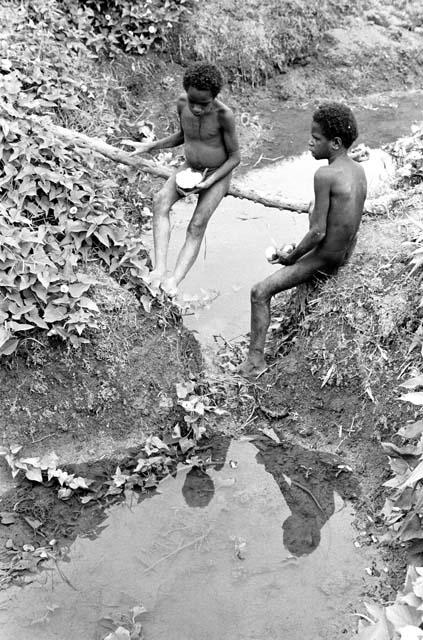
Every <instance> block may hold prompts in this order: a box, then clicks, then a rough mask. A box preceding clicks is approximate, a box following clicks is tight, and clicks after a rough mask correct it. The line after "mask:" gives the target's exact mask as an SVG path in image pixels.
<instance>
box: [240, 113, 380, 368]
mask: <svg viewBox="0 0 423 640" xmlns="http://www.w3.org/2000/svg"><path fill="white" fill-rule="evenodd" d="M357 135H358V132H357V123H356V120H355V118H354V116H353V114H352V112H351V110H350V109H349V108H348V107H346V106H344V105H341V104H337V103H328V104H324V105H322V106H320V107H319V108H318V109H317V111H316V112H315V113H314V115H313V122H312V127H311V138H310V142H309V148H310V151H311V153H312V155H313V157H314V158H316V160H328V161H329V165H328V166H324V167H320V168H319V169H318V170H317V171H316V173H315V176H314V193H315V203H314V207H313V210H312V211H311V213H310V223H309V231H308V232H307V233H306V235H305V236H304V238H303V239H302V240H301V242H300V243H299V244H298V245H297V246H296V247H294V248H293V249H292V250H291V251H290V252H286V251H282V250H280V251H279V252H278V255H277V257H276V258H275V260H274V261H273V264H281V265H283V267H284V268H283V269H279V270H278V271H276V273H274V274H273V275H271V276H269V277H268V278H266V279H265V280H263V281H262V282H259V283H258V284H256V285H254V287H253V288H252V290H251V334H250V346H249V352H248V358H247V360H246V361H245V362H244V363H243V364H242V365H241V367H240V369H239V373H240V374H241V375H245V376H253V377H254V376H257V375H259V374H260V373H261V372H262V371H264V370H265V368H266V361H265V358H264V345H265V340H266V333H267V329H268V327H269V323H270V301H271V298H272V297H273V296H274V295H275V294H276V293H279V292H281V291H285V290H286V289H291V288H292V287H296V286H298V285H299V284H302V283H304V282H307V281H308V280H310V279H312V278H313V276H316V275H318V274H323V275H330V274H333V273H334V272H335V271H336V270H337V268H338V267H340V266H341V265H343V264H344V263H345V262H346V260H347V259H348V257H349V256H350V254H351V252H352V250H353V248H354V244H355V240H356V234H357V231H358V228H359V225H360V221H361V216H362V213H363V206H364V201H365V199H366V189H367V186H366V177H365V174H364V171H363V169H362V167H361V166H360V165H359V164H357V163H356V162H355V161H354V160H352V159H351V158H350V157H348V154H347V152H348V149H349V147H350V146H351V145H352V143H353V142H354V140H355V139H356V138H357Z"/></svg>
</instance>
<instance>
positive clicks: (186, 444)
mask: <svg viewBox="0 0 423 640" xmlns="http://www.w3.org/2000/svg"><path fill="white" fill-rule="evenodd" d="M178 444H179V446H180V447H181V451H182V453H186V452H187V451H189V450H190V449H192V448H193V447H195V442H194V440H192V439H191V438H187V437H185V438H181V439H180V440H179V442H178Z"/></svg>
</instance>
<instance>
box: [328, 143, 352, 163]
mask: <svg viewBox="0 0 423 640" xmlns="http://www.w3.org/2000/svg"><path fill="white" fill-rule="evenodd" d="M347 156H348V149H346V148H345V147H341V148H340V149H333V150H332V151H331V153H330V155H329V157H328V162H329V164H332V162H335V160H338V159H339V158H346V157H347Z"/></svg>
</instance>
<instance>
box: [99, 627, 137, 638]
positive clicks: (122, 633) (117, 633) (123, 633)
mask: <svg viewBox="0 0 423 640" xmlns="http://www.w3.org/2000/svg"><path fill="white" fill-rule="evenodd" d="M104 640H131V634H130V633H129V631H128V629H125V627H118V628H117V629H115V630H114V631H112V633H109V634H108V635H107V636H106V637H105V638H104Z"/></svg>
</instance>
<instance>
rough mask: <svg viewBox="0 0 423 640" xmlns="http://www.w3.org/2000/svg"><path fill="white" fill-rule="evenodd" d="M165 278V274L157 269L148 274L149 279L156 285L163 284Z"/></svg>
mask: <svg viewBox="0 0 423 640" xmlns="http://www.w3.org/2000/svg"><path fill="white" fill-rule="evenodd" d="M163 278H164V274H163V273H162V272H161V271H157V270H156V269H153V271H150V273H149V274H148V281H149V283H150V284H152V285H153V286H154V287H158V286H159V285H160V284H161V282H162V280H163Z"/></svg>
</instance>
